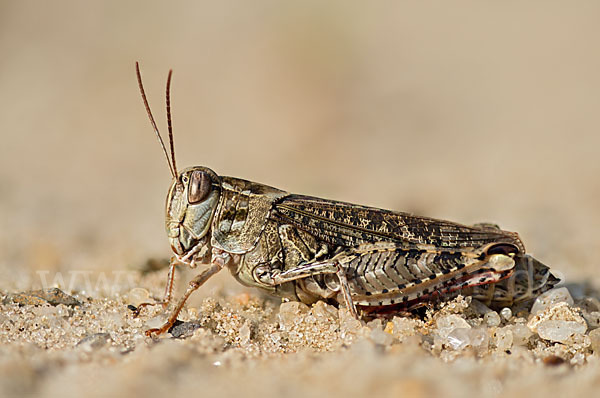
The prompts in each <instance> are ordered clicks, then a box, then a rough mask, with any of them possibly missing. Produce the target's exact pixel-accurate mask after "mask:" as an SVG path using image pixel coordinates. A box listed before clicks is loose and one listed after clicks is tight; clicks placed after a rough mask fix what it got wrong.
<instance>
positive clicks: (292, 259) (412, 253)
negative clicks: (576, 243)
mask: <svg viewBox="0 0 600 398" xmlns="http://www.w3.org/2000/svg"><path fill="white" fill-rule="evenodd" d="M136 74H137V79H138V84H139V88H140V92H141V95H142V99H143V101H144V106H145V108H146V111H147V113H148V117H149V119H150V122H151V124H152V127H153V129H154V131H155V133H156V135H157V137H158V140H159V142H160V145H161V147H162V150H163V152H164V154H165V157H166V158H167V163H168V165H169V169H170V171H171V175H172V177H173V181H172V183H171V187H170V189H169V193H168V195H167V202H166V230H167V234H168V237H169V242H170V244H171V248H172V250H173V253H174V256H173V257H172V259H171V263H170V267H169V273H168V281H167V286H166V292H165V298H164V301H163V302H161V303H162V304H163V305H165V306H166V305H167V304H168V303H169V302H170V300H171V297H172V289H173V281H174V272H175V267H176V266H177V265H188V266H190V267H195V266H196V265H197V264H199V263H206V262H208V263H209V267H208V268H207V269H206V270H204V271H203V272H202V273H200V274H199V275H198V276H196V277H195V278H194V279H193V280H192V281H191V282H190V283H189V286H188V288H187V290H186V292H185V294H184V295H183V297H182V298H181V299H180V300H179V302H178V303H177V305H176V306H175V309H174V310H173V311H172V313H171V314H170V316H169V318H168V320H167V321H166V323H165V324H164V325H163V326H162V327H160V328H157V329H150V330H148V331H147V332H146V334H147V335H152V334H160V333H164V332H165V331H167V330H169V328H170V327H171V326H172V325H173V324H174V323H175V321H176V320H177V315H178V314H179V312H180V311H181V309H182V308H183V305H184V304H185V302H186V300H187V299H188V297H189V296H190V294H192V292H194V291H195V290H196V289H198V288H199V287H200V286H201V285H202V284H203V283H204V282H206V281H207V280H208V279H209V278H210V277H211V276H212V275H214V274H216V273H217V272H219V271H220V270H222V269H223V268H228V269H229V271H230V272H231V274H232V275H233V277H234V278H236V279H237V280H238V281H239V282H241V283H242V284H244V285H247V286H252V287H257V288H260V289H262V290H265V291H267V292H269V293H271V294H273V295H276V296H280V297H283V298H287V299H291V300H299V301H301V302H304V303H307V304H311V303H314V302H316V301H317V300H327V301H330V302H334V303H338V304H342V303H343V304H344V305H345V306H346V308H347V309H348V310H349V311H350V312H351V314H352V315H353V316H355V317H356V318H359V317H360V316H363V315H369V316H370V315H378V314H389V313H397V312H400V311H406V310H410V309H412V308H415V307H418V306H420V305H423V303H427V302H431V301H434V300H440V299H446V298H448V297H451V296H452V295H457V294H459V293H462V294H470V295H472V296H474V297H477V298H479V299H482V300H484V301H486V302H487V303H488V304H490V305H492V304H497V305H510V304H512V303H515V302H519V301H523V300H527V299H530V298H533V297H535V295H537V294H539V293H541V292H543V291H545V290H547V289H549V288H551V287H552V286H554V285H555V284H556V283H557V282H558V279H556V278H555V277H554V276H553V275H552V274H551V273H550V270H549V268H548V267H546V266H545V265H543V264H541V263H540V262H538V261H537V260H535V259H534V258H533V257H531V256H529V255H527V254H526V252H525V247H524V245H523V242H522V241H521V239H520V238H519V236H518V235H517V233H515V232H508V231H504V230H501V229H500V228H499V227H497V226H495V225H491V224H477V225H473V226H467V225H462V224H458V223H454V222H450V221H444V220H436V219H433V218H427V217H420V216H415V215H412V214H408V213H402V212H395V211H390V210H383V209H377V208H372V207H367V206H360V205H355V204H350V203H345V202H339V201H334V200H327V199H321V198H316V197H310V196H304V195H296V194H291V193H289V192H286V191H283V190H280V189H277V188H273V187H270V186H267V185H264V184H259V183H256V182H252V181H247V180H242V179H239V178H234V177H223V176H219V175H217V174H216V173H215V172H214V171H212V170H211V169H209V168H207V167H202V166H195V167H190V168H187V169H185V170H183V171H181V172H179V171H178V170H177V166H176V162H175V149H174V144H173V129H172V123H171V106H170V85H171V76H172V71H169V75H168V78H167V89H166V108H167V125H168V131H169V147H170V157H169V153H168V152H167V149H166V147H165V144H164V142H163V140H162V137H161V135H160V132H159V130H158V127H157V125H156V122H155V120H154V117H153V116H152V112H151V111H150V106H149V105H148V101H147V98H146V94H145V92H144V87H143V84H142V78H141V74H140V70H139V65H138V63H136ZM511 277H513V278H511ZM145 305H150V304H148V303H145V304H143V305H141V306H140V307H139V308H138V310H137V312H138V314H139V310H140V309H141V308H143V307H144V306H145Z"/></svg>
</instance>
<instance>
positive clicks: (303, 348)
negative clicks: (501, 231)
mask: <svg viewBox="0 0 600 398" xmlns="http://www.w3.org/2000/svg"><path fill="white" fill-rule="evenodd" d="M599 8H600V7H599V6H598V4H597V3H596V2H592V1H582V2H579V3H578V4H577V6H576V7H575V6H572V7H568V6H567V5H566V4H563V3H560V2H547V1H544V2H528V3H527V4H524V3H522V2H501V3H481V2H459V3H453V4H448V3H446V2H440V3H439V4H435V5H434V4H430V5H427V6H426V5H417V4H412V3H404V2H385V3H378V4H376V5H371V6H369V7H366V6H364V5H359V4H351V3H348V2H343V3H342V2H327V3H326V4H321V2H316V1H315V2H302V3H297V4H296V3H285V4H281V2H274V1H259V2H252V3H245V2H244V3H243V2H240V3H239V4H227V5H226V4H223V5H214V4H208V3H204V2H193V3H192V2H189V3H186V2H177V3H176V4H167V3H166V2H140V3H137V4H136V3H123V2H117V1H114V2H102V3H97V4H91V3H83V2H75V1H56V2H52V3H43V2H35V1H19V2H8V1H4V2H0V51H1V54H2V56H1V61H0V131H1V134H2V144H1V145H0V220H1V224H0V225H1V229H0V254H1V256H0V292H1V293H2V295H3V296H7V295H10V294H13V293H16V292H23V291H28V290H32V289H41V288H43V287H53V286H57V287H60V288H61V289H62V290H63V291H65V292H66V293H68V294H72V295H73V296H74V297H76V298H77V299H78V300H79V301H80V302H81V303H82V305H81V306H76V307H72V308H71V307H66V306H63V305H59V306H57V307H54V306H50V305H48V304H39V305H24V306H19V305H17V304H11V303H8V302H7V304H3V305H2V313H1V314H0V325H1V332H2V335H1V338H0V344H1V345H0V353H1V354H0V368H1V369H2V371H1V372H0V395H5V396H10V395H13V396H16V395H25V394H31V395H42V396H56V395H59V394H60V395H63V396H75V395H79V396H81V395H82V394H83V393H87V394H91V395H97V396H108V395H112V396H116V395H128V394H132V393H137V394H145V395H147V396H159V395H163V396H164V394H186V393H194V394H202V393H207V394H208V393H214V394H217V393H220V394H226V395H233V394H241V393H243V394H244V395H245V396H249V397H250V396H281V395H283V394H286V395H290V396H300V395H306V394H308V393H312V392H315V391H318V392H322V393H326V394H331V395H341V394H345V395H363V394H367V393H377V394H381V395H396V396H397V395H399V394H404V395H407V396H429V395H433V394H437V395H440V394H443V395H445V396H462V397H468V396H481V395H485V396H498V395H505V394H512V395H515V396H534V395H540V396H541V395H543V394H550V393H553V394H556V393H562V394H567V393H570V394H575V393H577V394H580V393H581V394H583V393H586V394H591V393H592V391H594V389H595V388H597V387H598V384H599V383H600V379H599V378H598V374H600V373H599V370H600V365H599V364H598V362H597V355H596V354H594V353H593V346H592V339H591V338H590V335H591V334H592V332H593V330H594V328H595V327H596V326H594V325H593V324H591V323H590V322H589V320H586V322H588V325H587V330H586V331H585V333H584V336H587V339H588V340H585V339H584V340H582V341H579V342H570V343H568V344H560V343H551V342H548V341H546V340H543V339H540V338H539V337H536V335H533V336H529V337H527V339H528V340H527V341H526V342H524V343H523V344H521V343H519V342H518V341H517V340H518V338H517V339H516V340H514V341H513V343H512V344H511V346H510V348H506V346H505V345H503V344H505V343H502V342H501V343H498V341H499V340H498V337H497V333H496V331H497V329H501V330H503V331H505V332H506V331H507V330H509V329H510V330H511V333H512V332H513V331H514V330H513V329H514V328H515V327H516V326H515V325H523V324H525V323H527V322H528V321H529V319H528V317H529V315H528V314H522V315H524V316H523V317H521V316H519V315H518V314H516V313H515V315H514V316H513V317H511V318H510V319H508V320H501V323H500V324H498V325H495V326H489V325H488V326H489V327H488V326H486V325H487V324H485V325H484V324H483V322H486V321H485V319H484V316H483V315H482V314H477V313H473V312H469V311H471V310H472V308H471V307H472V305H473V304H470V306H468V307H464V308H463V307H461V305H462V304H460V303H459V304H456V303H455V305H456V306H457V308H455V309H453V310H448V309H447V310H446V311H450V313H452V314H454V315H456V316H458V317H460V318H461V319H463V320H464V321H466V322H469V326H470V327H472V328H477V327H481V325H484V326H486V329H485V330H486V331H488V332H489V333H490V340H489V343H488V350H487V351H485V352H483V351H477V350H476V349H474V348H472V347H467V348H459V349H454V348H452V347H451V346H448V345H447V344H443V342H440V341H438V342H437V343H439V344H441V345H439V344H438V345H436V341H435V335H436V333H438V332H436V330H437V331H439V327H438V325H437V323H436V322H437V319H438V318H440V317H444V316H448V315H449V314H450V313H445V312H444V310H443V309H442V310H439V311H436V312H434V313H432V314H430V318H429V319H425V320H423V322H425V324H424V325H416V324H410V325H408V326H407V324H404V323H403V321H401V320H395V321H394V322H396V323H395V324H394V323H392V326H389V325H388V324H386V323H382V324H370V325H358V324H352V322H350V321H348V320H347V317H346V315H345V313H344V312H343V311H342V312H340V313H338V311H337V309H333V308H328V307H323V308H322V307H318V308H297V311H299V312H298V313H297V314H295V313H294V312H293V311H292V310H294V309H293V308H289V307H287V308H286V306H285V305H284V308H281V307H280V302H278V301H277V300H272V299H268V298H265V297H263V296H262V295H260V293H259V292H256V291H254V290H248V289H245V288H244V287H242V286H239V285H238V284H236V283H235V282H234V281H233V279H232V278H231V277H230V276H229V275H227V274H226V273H222V274H220V275H218V276H217V277H216V278H215V279H214V280H211V281H210V283H208V284H207V285H206V286H205V287H203V288H202V289H201V290H200V291H199V292H197V294H195V295H194V296H193V297H192V299H191V300H190V302H189V306H188V309H187V310H186V311H185V313H183V314H182V318H181V319H182V320H185V321H196V322H197V323H198V324H199V325H200V326H201V327H200V328H198V329H197V330H195V331H190V334H189V336H188V337H186V338H180V339H175V338H171V337H172V336H171V335H167V336H166V338H162V339H159V340H157V341H153V340H151V339H147V338H145V337H144V336H143V334H142V332H143V330H145V328H147V327H148V325H153V324H156V323H157V322H160V319H161V318H160V316H161V311H160V309H158V308H156V309H153V310H151V311H150V312H149V313H146V314H144V315H142V317H140V318H139V319H133V318H132V317H131V313H130V311H129V310H128V309H127V305H128V304H131V303H135V302H136V301H139V298H140V297H143V296H145V295H146V294H148V295H149V297H150V298H159V297H160V296H161V292H162V288H163V286H164V281H165V279H166V275H165V272H164V270H158V271H152V272H143V270H146V269H147V268H148V267H147V261H148V260H150V259H159V260H160V259H165V258H168V257H169V255H170V253H169V247H168V244H167V239H166V237H165V234H164V226H163V221H164V220H163V216H164V215H163V206H164V197H165V195H166V190H167V187H168V184H169V173H168V169H167V167H166V164H165V161H164V159H162V158H161V152H160V150H159V147H158V145H157V143H156V139H155V138H154V137H153V135H152V131H151V129H150V127H149V124H148V122H147V119H146V115H145V113H144V110H143V107H142V104H141V100H140V98H139V94H138V91H137V86H136V81H135V75H134V62H135V61H136V60H139V61H140V62H141V64H142V71H143V74H144V77H145V82H146V87H147V91H148V94H149V96H150V103H151V105H152V107H153V110H154V112H155V116H156V117H157V119H158V120H159V124H160V125H161V126H164V122H163V120H164V106H163V105H162V104H163V103H164V98H163V95H164V84H165V79H166V74H167V71H168V69H169V68H173V69H174V71H175V74H174V80H173V104H172V105H173V113H174V127H175V133H176V149H177V161H178V164H179V165H181V166H188V165H196V164H202V165H206V166H209V167H211V168H212V169H213V170H215V171H216V172H217V173H219V174H221V175H233V176H237V177H242V178H247V179H252V180H255V181H260V182H263V183H267V184H269V185H273V186H277V187H280V188H282V189H286V190H289V191H293V192H299V193H306V194H310V195H316V196H322V197H328V198H334V199H340V200H345V201H350V202H356V203H363V204H368V205H374V206H378V207H383V208H390V209H396V210H403V211H411V212H415V213H418V214H423V215H429V216H434V217H439V218H446V219H452V220H456V221H459V222H463V223H466V224H469V223H475V222H481V221H490V222H495V223H497V224H500V225H501V226H502V227H503V228H505V229H508V230H514V231H518V232H519V233H520V234H521V237H522V238H523V240H524V242H525V244H526V246H527V249H528V251H529V252H531V253H532V254H533V255H535V256H536V257H537V258H539V259H540V260H542V261H543V262H544V263H546V264H548V265H550V266H551V267H552V268H553V269H555V270H557V271H558V272H560V273H562V275H564V277H565V279H566V282H567V283H568V284H569V286H571V288H572V289H571V293H572V294H573V296H574V297H575V298H576V299H577V298H580V299H581V298H582V297H588V299H590V298H594V297H595V296H596V295H595V293H594V290H595V289H598V288H600V276H599V273H598V253H599V252H600V239H599V238H598V230H599V229H600V207H599V206H598V199H597V198H598V197H599V196H600V180H599V179H598V174H599V172H600V161H599V160H598V155H597V148H598V146H599V144H600V138H599V135H598V133H597V132H598V128H599V127H600V120H599V119H598V112H597V110H598V109H600V96H599V95H598V93H599V92H600V75H599V74H598V73H597V71H598V70H599V68H600V51H598V50H599V49H598V42H597V37H598V35H599V34H600V27H599V25H598V24H597V15H599V12H600V9H599ZM163 128H164V127H163ZM192 275H193V274H192V273H190V272H189V271H188V272H184V273H182V274H181V275H180V276H179V277H178V282H179V283H178V289H179V291H181V289H182V287H183V285H184V281H185V280H187V279H189V278H190V277H191V276H192ZM136 289H137V290H136ZM577 305H580V306H583V304H582V302H581V301H580V302H579V304H578V303H577V300H576V303H575V304H574V305H573V306H572V307H569V308H575V307H576V306H577ZM594 305H595V304H594ZM290 311H291V312H290ZM294 311H295V310H294ZM315 311H316V312H317V313H315ZM452 311H455V312H452ZM573 311H575V312H577V311H579V310H573ZM592 312H593V311H592ZM290 314H292V315H293V316H292V315H290ZM311 317H312V318H311ZM313 318H314V319H313ZM317 318H318V319H317ZM294 319H298V321H297V323H294V322H295V321H294ZM190 325H192V324H190ZM494 328H496V329H494ZM504 328H508V329H506V330H504ZM190 329H193V327H192V326H190ZM309 329H310V330H309ZM399 330H400V331H402V330H405V331H406V330H410V331H411V332H406V333H404V332H399ZM515 330H516V329H515ZM412 331H414V335H411V333H413V332H412ZM98 333H108V335H105V334H101V335H98ZM382 333H384V334H382ZM438 334H439V333H438ZM500 334H501V335H502V332H501V333H500ZM505 334H506V333H505ZM517 334H518V333H517ZM515 335H516V334H514V333H513V338H514V337H515ZM87 336H94V337H90V338H89V339H92V340H89V339H88V340H86V341H84V342H82V343H80V344H79V345H78V343H79V342H80V341H81V340H82V339H84V338H86V337H87ZM574 344H575V345H577V344H579V345H578V346H576V347H574ZM504 348H506V349H504ZM507 350H508V351H509V352H510V354H508V353H507V352H506V351H507ZM549 356H554V357H556V358H559V359H556V358H555V359H548V360H546V362H544V358H546V357H549ZM553 361H554V362H553ZM552 363H556V365H557V366H552Z"/></svg>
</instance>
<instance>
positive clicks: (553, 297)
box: [531, 287, 573, 315]
mask: <svg viewBox="0 0 600 398" xmlns="http://www.w3.org/2000/svg"><path fill="white" fill-rule="evenodd" d="M556 303H567V304H569V305H571V306H572V305H573V297H571V293H569V290H568V289H567V288H566V287H560V288H557V289H551V290H548V291H547V292H545V293H543V294H541V295H540V296H538V297H537V298H536V299H535V302H534V303H533V306H532V307H531V313H532V314H533V315H537V314H539V313H540V312H542V311H544V310H546V309H547V308H550V307H552V306H553V305H554V304H556Z"/></svg>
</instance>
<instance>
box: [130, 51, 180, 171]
mask: <svg viewBox="0 0 600 398" xmlns="http://www.w3.org/2000/svg"><path fill="white" fill-rule="evenodd" d="M135 72H136V75H137V80H138V86H139V87H140V92H141V93H142V100H143V101H144V106H145V107H146V112H147V113H148V118H149V119H150V123H151V124H152V128H153V129H154V132H155V133H156V137H157V138H158V142H159V143H160V146H161V147H162V150H163V152H164V154H165V157H166V158H167V164H168V165H169V170H170V171H171V175H172V176H173V178H175V179H177V174H176V172H175V158H174V157H173V159H172V160H171V159H169V154H168V152H167V148H166V147H165V143H164V141H163V139H162V137H161V135H160V131H158V126H157V125H156V122H155V121H154V116H152V111H151V110H150V105H148V99H147V98H146V92H145V91H144V85H143V84H142V74H141V73H140V65H139V63H138V62H136V63H135ZM170 80H171V72H169V79H168V81H167V93H168V88H169V86H170ZM168 102H169V99H168V94H167V103H168ZM167 113H168V114H170V110H169V108H168V105H167ZM168 119H169V138H170V143H171V154H172V155H174V150H173V134H172V132H171V122H170V119H171V117H170V116H168ZM171 161H172V162H173V164H171Z"/></svg>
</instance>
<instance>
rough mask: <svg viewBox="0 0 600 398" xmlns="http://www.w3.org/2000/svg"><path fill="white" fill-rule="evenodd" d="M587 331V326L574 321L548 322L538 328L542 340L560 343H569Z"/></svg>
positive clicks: (542, 323)
mask: <svg viewBox="0 0 600 398" xmlns="http://www.w3.org/2000/svg"><path fill="white" fill-rule="evenodd" d="M585 331H586V326H585V325H582V324H581V323H579V322H574V321H561V320H547V321H543V322H541V323H540V324H539V325H538V326H537V333H538V335H539V336H540V337H541V338H542V339H544V340H548V341H555V342H558V343H568V342H569V341H571V340H572V339H573V338H574V337H575V336H576V335H581V334H583V333H585Z"/></svg>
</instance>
